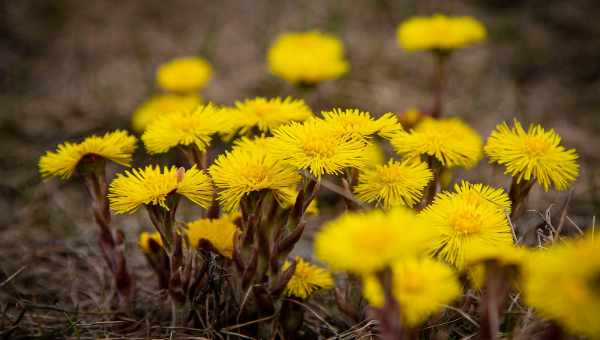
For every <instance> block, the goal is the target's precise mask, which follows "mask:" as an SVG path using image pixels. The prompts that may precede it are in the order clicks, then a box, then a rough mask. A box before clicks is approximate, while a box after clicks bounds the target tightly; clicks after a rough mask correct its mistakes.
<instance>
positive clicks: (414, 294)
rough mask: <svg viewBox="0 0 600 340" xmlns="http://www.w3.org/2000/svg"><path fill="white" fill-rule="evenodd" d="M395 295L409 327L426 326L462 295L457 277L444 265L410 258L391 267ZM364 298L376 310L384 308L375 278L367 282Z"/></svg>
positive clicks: (379, 288) (428, 260)
mask: <svg viewBox="0 0 600 340" xmlns="http://www.w3.org/2000/svg"><path fill="white" fill-rule="evenodd" d="M391 267H392V293H393V295H394V297H395V298H396V301H397V302H398V304H399V305H400V309H401V311H402V319H403V321H404V323H406V324H407V325H408V326H411V327H414V326H418V325H419V324H421V323H423V322H424V321H425V320H427V318H428V317H429V316H431V315H432V314H434V313H436V312H438V311H441V310H442V309H443V308H444V305H447V304H449V303H451V302H452V301H453V300H455V299H456V298H458V297H459V296H460V294H461V288H460V285H459V282H458V279H457V277H456V274H455V273H454V271H453V270H452V268H450V267H449V266H447V265H445V264H444V263H441V262H438V261H435V260H432V259H429V258H408V259H404V260H399V261H396V262H394V263H393V264H392V266H391ZM364 295H365V297H366V298H367V300H368V301H369V303H370V304H371V305H373V306H375V307H383V304H384V297H383V290H382V289H381V285H380V284H379V282H378V281H377V279H376V278H375V277H374V276H368V277H367V278H366V279H365V284H364Z"/></svg>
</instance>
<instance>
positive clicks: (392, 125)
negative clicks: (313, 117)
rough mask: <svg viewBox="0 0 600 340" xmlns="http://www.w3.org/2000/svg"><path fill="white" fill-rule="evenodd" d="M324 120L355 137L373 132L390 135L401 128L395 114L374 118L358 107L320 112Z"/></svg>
mask: <svg viewBox="0 0 600 340" xmlns="http://www.w3.org/2000/svg"><path fill="white" fill-rule="evenodd" d="M321 114H322V115H323V119H324V120H325V122H327V123H329V124H331V125H333V126H335V127H337V128H338V129H340V132H341V133H343V134H349V135H350V136H352V137H355V138H368V137H371V136H373V135H375V134H379V135H381V136H383V137H390V136H392V135H393V134H395V133H397V132H399V131H401V130H402V126H400V124H399V123H398V119H397V118H396V115H395V114H393V113H386V114H384V115H382V116H381V117H379V118H378V119H374V118H373V117H371V114H370V113H368V112H363V111H360V110H358V109H346V110H342V109H333V110H332V111H323V112H321Z"/></svg>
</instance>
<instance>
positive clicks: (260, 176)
mask: <svg viewBox="0 0 600 340" xmlns="http://www.w3.org/2000/svg"><path fill="white" fill-rule="evenodd" d="M244 178H246V179H247V180H248V181H250V182H251V183H252V184H253V185H257V184H259V183H262V182H263V181H264V180H265V179H266V178H267V169H265V167H263V166H258V165H253V166H252V165H250V166H248V167H247V168H246V169H244Z"/></svg>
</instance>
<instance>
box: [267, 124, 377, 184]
mask: <svg viewBox="0 0 600 340" xmlns="http://www.w3.org/2000/svg"><path fill="white" fill-rule="evenodd" d="M273 134H274V138H273V140H272V145H271V148H270V151H271V152H272V153H273V156H274V157H278V158H281V159H283V160H285V161H286V162H288V163H289V164H291V165H292V166H294V167H296V168H297V169H301V170H308V171H309V172H310V173H311V174H312V175H313V176H315V177H316V178H317V179H319V180H320V179H321V177H322V176H323V175H324V174H331V175H336V174H340V173H342V171H343V170H344V169H345V168H349V167H354V168H361V167H363V166H365V165H366V158H365V155H364V151H365V148H366V143H365V142H364V141H363V140H359V139H356V138H353V137H351V136H349V135H341V134H340V133H339V129H337V128H336V127H335V126H332V125H331V124H328V123H326V122H324V121H322V120H319V119H310V120H307V121H306V122H304V123H303V124H299V123H290V124H289V125H285V126H282V127H280V128H278V129H276V130H275V131H274V132H273Z"/></svg>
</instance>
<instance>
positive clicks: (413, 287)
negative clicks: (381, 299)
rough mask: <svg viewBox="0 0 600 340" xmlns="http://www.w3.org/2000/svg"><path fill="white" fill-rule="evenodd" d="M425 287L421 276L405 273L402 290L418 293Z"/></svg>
mask: <svg viewBox="0 0 600 340" xmlns="http://www.w3.org/2000/svg"><path fill="white" fill-rule="evenodd" d="M422 287H423V279H422V278H421V275H419V274H418V273H414V272H407V273H405V275H404V277H402V288H403V289H402V290H403V291H405V292H409V293H416V292H419V291H420V290H421V288H422Z"/></svg>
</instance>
